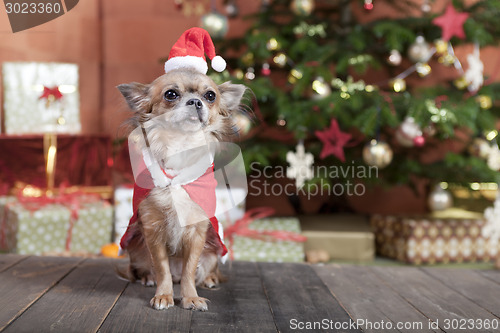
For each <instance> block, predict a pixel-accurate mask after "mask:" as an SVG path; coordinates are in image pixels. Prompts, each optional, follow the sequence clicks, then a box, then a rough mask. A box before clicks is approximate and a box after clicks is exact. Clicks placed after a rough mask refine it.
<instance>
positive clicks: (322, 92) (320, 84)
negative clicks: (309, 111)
mask: <svg viewBox="0 0 500 333" xmlns="http://www.w3.org/2000/svg"><path fill="white" fill-rule="evenodd" d="M312 89H313V90H314V92H316V95H314V97H313V98H315V99H322V98H324V97H326V96H328V95H330V94H331V92H332V89H331V88H330V86H329V85H328V84H327V83H326V82H325V80H324V79H323V78H322V77H321V76H319V77H317V78H316V79H315V80H314V81H313V83H312Z"/></svg>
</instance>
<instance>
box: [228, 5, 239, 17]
mask: <svg viewBox="0 0 500 333" xmlns="http://www.w3.org/2000/svg"><path fill="white" fill-rule="evenodd" d="M239 12H240V10H239V8H238V6H237V5H236V3H234V2H232V3H229V4H227V5H226V14H227V16H229V17H236V16H238V14H239Z"/></svg>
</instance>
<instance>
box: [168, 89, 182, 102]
mask: <svg viewBox="0 0 500 333" xmlns="http://www.w3.org/2000/svg"><path fill="white" fill-rule="evenodd" d="M177 97H179V94H178V93H177V91H175V90H172V89H170V90H167V91H166V92H165V99H166V100H167V101H173V100H175V99H177Z"/></svg>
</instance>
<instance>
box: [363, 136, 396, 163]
mask: <svg viewBox="0 0 500 333" xmlns="http://www.w3.org/2000/svg"><path fill="white" fill-rule="evenodd" d="M392 156H393V152H392V149H391V147H390V146H389V145H388V144H387V143H385V142H383V141H377V140H375V139H373V140H371V141H370V142H369V143H367V144H366V145H365V147H364V148H363V161H365V163H366V164H368V165H371V166H376V167H378V168H381V169H382V168H385V167H386V166H388V165H389V164H390V163H391V161H392Z"/></svg>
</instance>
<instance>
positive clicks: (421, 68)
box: [415, 62, 432, 77]
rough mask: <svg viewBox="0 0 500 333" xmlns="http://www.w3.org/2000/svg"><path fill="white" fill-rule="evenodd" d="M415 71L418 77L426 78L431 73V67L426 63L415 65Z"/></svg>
mask: <svg viewBox="0 0 500 333" xmlns="http://www.w3.org/2000/svg"><path fill="white" fill-rule="evenodd" d="M415 70H416V71H417V73H418V75H419V76H420V77H426V76H427V75H429V74H430V73H431V71H432V69H431V66H429V64H428V63H421V62H419V63H417V64H416V65H415Z"/></svg>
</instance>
